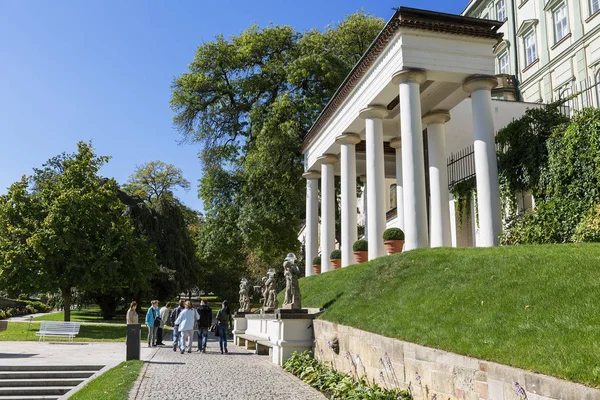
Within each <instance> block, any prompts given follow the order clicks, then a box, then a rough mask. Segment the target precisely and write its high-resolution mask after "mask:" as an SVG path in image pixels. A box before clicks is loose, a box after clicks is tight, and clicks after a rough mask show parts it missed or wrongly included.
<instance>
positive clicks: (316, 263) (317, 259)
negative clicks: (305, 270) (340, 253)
mask: <svg viewBox="0 0 600 400" xmlns="http://www.w3.org/2000/svg"><path fill="white" fill-rule="evenodd" d="M313 271H315V274H320V273H321V256H316V257H315V258H313Z"/></svg>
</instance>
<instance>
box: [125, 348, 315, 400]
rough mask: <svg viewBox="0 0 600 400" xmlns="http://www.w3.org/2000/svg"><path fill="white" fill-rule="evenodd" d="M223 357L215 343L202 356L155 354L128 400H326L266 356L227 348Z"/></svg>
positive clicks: (160, 351)
mask: <svg viewBox="0 0 600 400" xmlns="http://www.w3.org/2000/svg"><path fill="white" fill-rule="evenodd" d="M228 348H229V354H223V355H222V354H221V353H220V351H219V345H218V343H217V342H216V340H215V339H214V338H213V339H211V340H210V341H209V344H208V346H207V349H206V353H204V354H202V353H196V352H195V351H196V345H195V346H194V350H193V351H192V353H191V354H189V353H185V354H181V353H179V352H174V351H173V348H172V347H171V348H169V347H163V348H160V349H158V350H157V351H156V352H155V353H154V355H153V357H152V358H151V359H150V360H149V361H147V362H146V364H145V365H144V367H142V371H141V373H140V378H138V381H137V382H136V383H135V385H134V387H133V389H132V391H131V393H130V396H129V399H130V400H145V399H160V400H164V399H182V400H183V399H186V400H187V399H211V400H214V399H220V400H221V399H222V400H240V399H247V400H270V399H277V400H313V399H318V400H324V399H326V397H325V396H324V395H323V394H321V393H320V392H319V391H317V390H315V389H313V388H312V387H310V386H309V385H307V384H305V383H304V382H302V381H301V380H300V379H298V378H296V377H295V376H293V375H292V374H289V373H287V372H286V371H284V370H283V369H282V368H281V367H279V366H277V365H275V364H273V363H272V362H271V358H270V357H268V356H258V355H255V354H251V353H249V352H247V351H246V349H244V348H240V347H237V346H234V345H233V344H231V343H229V345H228Z"/></svg>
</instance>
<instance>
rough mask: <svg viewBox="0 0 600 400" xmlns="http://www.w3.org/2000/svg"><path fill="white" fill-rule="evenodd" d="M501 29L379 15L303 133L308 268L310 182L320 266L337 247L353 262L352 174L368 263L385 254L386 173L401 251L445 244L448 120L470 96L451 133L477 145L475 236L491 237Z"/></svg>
mask: <svg viewBox="0 0 600 400" xmlns="http://www.w3.org/2000/svg"><path fill="white" fill-rule="evenodd" d="M500 25H501V23H499V22H495V21H489V20H480V19H475V18H467V17H462V16H457V15H450V14H441V13H435V12H430V11H424V10H416V9H411V8H405V7H400V8H399V9H398V10H397V11H396V13H395V14H394V16H393V17H392V18H391V19H390V20H389V21H388V23H387V24H386V26H385V27H384V29H383V30H382V31H381V33H380V34H379V36H378V37H377V38H376V39H375V41H374V42H373V44H372V45H371V47H370V48H369V49H368V50H367V52H366V53H365V54H364V55H363V57H362V59H361V60H360V61H359V62H358V63H357V65H356V66H355V67H354V69H353V70H352V72H351V73H350V74H349V75H348V77H347V78H346V80H345V81H344V83H343V84H342V86H340V88H339V89H338V90H337V92H336V93H335V95H334V96H333V97H332V99H331V100H330V102H329V103H328V104H327V106H326V107H325V109H324V110H323V111H322V113H321V114H320V116H319V117H318V119H317V120H316V121H315V122H314V124H313V126H312V128H311V129H310V131H309V133H308V134H307V136H306V138H305V140H304V147H303V153H304V157H305V170H306V171H307V172H306V173H305V178H306V179H307V200H306V204H307V224H306V235H307V241H306V243H307V246H306V248H307V251H306V254H307V257H306V258H307V264H306V272H307V274H310V272H311V268H310V265H311V263H312V258H313V257H314V255H316V252H317V250H315V248H316V244H315V243H316V240H317V239H316V236H317V234H318V232H317V227H316V225H317V224H318V220H317V218H318V217H317V216H316V213H317V210H318V208H319V207H318V204H317V203H316V201H317V200H316V199H317V197H318V196H317V195H316V187H317V186H318V183H316V182H317V181H318V179H319V178H320V181H321V196H320V198H321V207H320V208H321V218H320V223H321V235H320V246H319V247H320V254H321V260H322V265H321V271H322V272H326V271H329V270H330V266H329V253H330V252H331V251H332V250H333V249H334V248H335V247H337V246H339V247H340V249H341V251H342V265H343V266H344V267H346V266H349V265H351V264H354V258H353V254H352V244H353V243H354V241H355V240H356V239H357V219H356V213H357V210H356V204H357V203H356V177H357V176H365V177H366V187H365V189H364V190H365V194H364V195H365V196H366V198H365V199H364V203H366V210H364V211H365V215H366V219H367V220H366V221H365V223H364V225H365V236H366V237H368V242H369V259H374V258H377V257H381V256H384V255H385V254H386V252H385V247H384V245H383V237H382V235H383V231H384V230H385V229H386V227H387V226H388V221H387V220H386V190H387V188H386V182H387V181H389V180H391V179H393V180H394V182H395V187H394V189H393V190H395V192H396V212H397V220H396V222H395V226H398V227H400V228H402V229H403V230H404V232H405V236H406V241H405V247H404V249H405V250H412V249H416V248H423V247H430V246H431V247H438V246H450V245H451V223H450V211H449V192H448V177H447V171H446V157H447V141H448V140H449V139H448V138H447V132H446V123H447V122H448V121H449V120H450V115H451V111H452V109H453V108H454V107H456V106H457V105H458V104H460V103H461V102H463V101H464V100H465V99H467V98H468V97H469V95H470V96H471V97H472V99H473V101H472V112H473V115H474V117H473V120H472V122H471V121H464V124H465V125H468V126H470V127H469V128H468V129H465V132H466V133H465V132H459V133H458V134H460V135H463V137H462V139H461V140H464V135H469V141H470V143H474V146H475V158H476V175H477V190H478V196H477V201H478V204H477V206H478V210H479V221H480V229H481V231H482V234H481V240H480V244H481V245H484V246H493V245H495V244H497V238H498V234H499V233H500V228H501V226H500V198H499V189H498V171H497V166H496V159H495V147H494V115H493V110H492V99H491V89H492V88H493V87H494V86H495V84H496V77H495V76H494V75H493V73H494V53H493V47H494V45H495V44H496V43H497V42H498V41H499V40H500V39H501V35H500V34H498V33H497V30H498V28H499V26H500ZM471 127H472V128H471ZM424 139H425V140H426V141H427V145H426V146H425V144H424ZM452 140H453V141H455V140H456V139H454V138H452ZM319 171H320V174H319ZM336 175H337V176H340V180H341V189H342V190H341V198H340V203H341V221H340V222H341V242H340V243H335V210H334V207H335V199H334V196H335V191H334V179H335V176H336ZM309 221H310V222H309Z"/></svg>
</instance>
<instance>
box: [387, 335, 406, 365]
mask: <svg viewBox="0 0 600 400" xmlns="http://www.w3.org/2000/svg"><path fill="white" fill-rule="evenodd" d="M388 354H389V353H388ZM389 356H390V358H391V359H392V360H394V361H399V362H404V342H402V341H401V340H394V341H393V342H392V353H391V354H389Z"/></svg>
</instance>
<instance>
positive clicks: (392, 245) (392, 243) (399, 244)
mask: <svg viewBox="0 0 600 400" xmlns="http://www.w3.org/2000/svg"><path fill="white" fill-rule="evenodd" d="M383 244H385V248H386V250H387V253H388V254H394V253H402V248H403V247H404V240H386V241H384V242H383Z"/></svg>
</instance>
